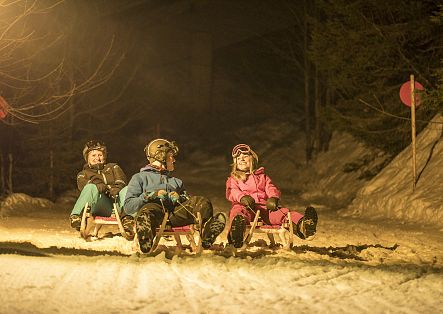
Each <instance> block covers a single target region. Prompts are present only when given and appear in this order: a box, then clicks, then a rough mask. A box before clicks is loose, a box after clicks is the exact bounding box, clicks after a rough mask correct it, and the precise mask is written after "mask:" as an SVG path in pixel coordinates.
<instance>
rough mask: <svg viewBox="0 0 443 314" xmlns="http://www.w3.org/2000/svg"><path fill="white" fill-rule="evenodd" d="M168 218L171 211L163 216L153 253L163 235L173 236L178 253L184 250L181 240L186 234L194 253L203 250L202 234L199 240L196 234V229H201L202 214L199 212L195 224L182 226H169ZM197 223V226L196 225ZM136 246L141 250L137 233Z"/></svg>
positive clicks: (152, 248)
mask: <svg viewBox="0 0 443 314" xmlns="http://www.w3.org/2000/svg"><path fill="white" fill-rule="evenodd" d="M168 219H169V213H167V212H166V213H165V215H164V217H163V221H162V223H161V225H160V227H159V228H157V229H156V234H155V237H154V241H153V243H152V247H151V250H150V251H149V253H153V252H154V251H155V250H156V249H157V247H158V244H159V243H160V240H161V238H162V237H165V236H172V237H173V238H174V240H175V242H176V243H177V246H176V248H177V249H176V254H179V253H180V252H181V251H182V250H183V244H182V242H181V236H185V237H186V239H187V240H188V241H189V244H190V246H191V251H192V252H194V253H199V252H201V248H202V245H201V235H200V234H199V237H198V241H197V242H196V241H195V235H196V233H198V232H197V230H196V229H198V230H201V214H200V213H197V223H196V224H194V225H187V226H182V227H168V224H167V222H168ZM196 225H197V226H196ZM134 248H135V249H136V251H138V252H141V250H140V247H139V243H138V237H137V233H135V237H134Z"/></svg>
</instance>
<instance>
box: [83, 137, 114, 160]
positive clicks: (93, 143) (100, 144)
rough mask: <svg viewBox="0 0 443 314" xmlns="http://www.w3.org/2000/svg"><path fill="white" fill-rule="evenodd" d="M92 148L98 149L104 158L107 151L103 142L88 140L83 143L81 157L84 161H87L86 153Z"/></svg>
mask: <svg viewBox="0 0 443 314" xmlns="http://www.w3.org/2000/svg"><path fill="white" fill-rule="evenodd" d="M93 150H99V151H101V152H102V153H103V157H105V159H106V154H107V153H108V152H107V150H106V145H105V143H103V142H101V141H94V140H92V141H88V142H87V143H86V144H85V147H84V148H83V158H84V159H85V161H86V162H88V154H89V152H90V151H93Z"/></svg>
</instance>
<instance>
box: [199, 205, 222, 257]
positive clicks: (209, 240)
mask: <svg viewBox="0 0 443 314" xmlns="http://www.w3.org/2000/svg"><path fill="white" fill-rule="evenodd" d="M225 226H226V216H225V214H223V213H217V214H215V216H214V217H212V218H210V219H209V220H208V221H207V222H206V223H205V225H204V227H203V233H202V234H203V235H202V247H203V248H205V249H209V248H210V247H211V246H212V244H214V241H215V239H216V238H217V237H218V236H219V235H220V233H222V232H223V230H224V229H225Z"/></svg>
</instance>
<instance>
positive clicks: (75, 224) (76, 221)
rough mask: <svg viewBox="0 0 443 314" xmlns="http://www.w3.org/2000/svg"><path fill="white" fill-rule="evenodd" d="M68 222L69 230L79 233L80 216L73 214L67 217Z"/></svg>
mask: <svg viewBox="0 0 443 314" xmlns="http://www.w3.org/2000/svg"><path fill="white" fill-rule="evenodd" d="M69 221H70V222H71V228H74V229H75V230H77V231H80V225H81V223H82V217H81V215H76V214H73V215H71V216H69Z"/></svg>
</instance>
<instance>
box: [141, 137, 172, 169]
mask: <svg viewBox="0 0 443 314" xmlns="http://www.w3.org/2000/svg"><path fill="white" fill-rule="evenodd" d="M144 151H145V154H146V158H148V160H149V163H153V162H154V161H159V162H161V163H162V164H165V163H166V155H167V154H168V152H170V151H172V154H173V155H174V156H177V154H178V146H177V145H176V144H175V142H173V141H172V142H171V141H168V140H165V139H163V138H157V139H155V140H152V141H150V142H149V143H148V145H146V146H145V149H144Z"/></svg>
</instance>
